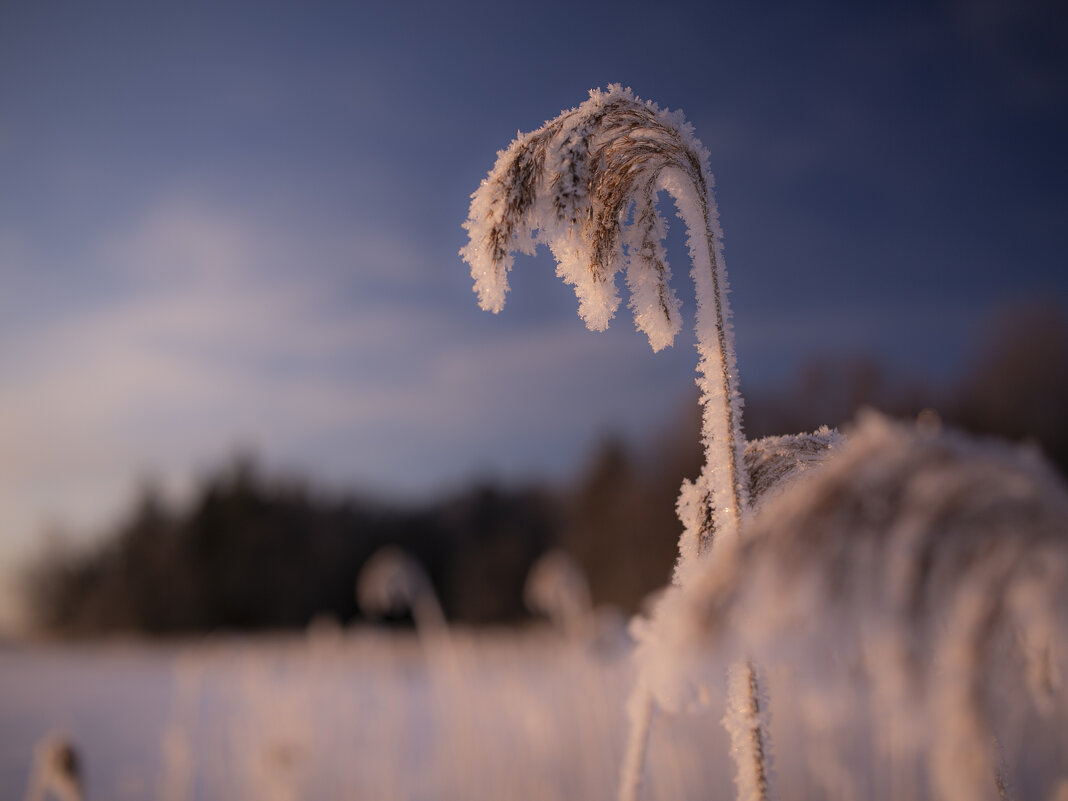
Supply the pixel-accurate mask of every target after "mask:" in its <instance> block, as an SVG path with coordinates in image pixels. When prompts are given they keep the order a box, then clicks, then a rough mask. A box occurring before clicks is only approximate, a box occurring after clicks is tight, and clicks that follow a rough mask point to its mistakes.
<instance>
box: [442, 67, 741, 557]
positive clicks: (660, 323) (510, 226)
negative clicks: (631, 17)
mask: <svg viewBox="0 0 1068 801" xmlns="http://www.w3.org/2000/svg"><path fill="white" fill-rule="evenodd" d="M711 184H712V176H711V173H710V172H709V169H708V153H707V151H706V150H705V149H704V147H703V146H702V145H701V143H700V142H699V141H698V140H697V139H696V137H695V136H694V134H693V129H692V127H691V126H690V125H689V123H687V122H686V121H685V119H684V118H683V116H682V114H681V113H679V112H669V111H665V110H661V109H659V108H658V107H657V106H656V105H655V104H653V103H651V102H642V101H641V100H639V99H638V98H637V97H635V96H634V94H633V93H632V92H631V90H630V89H625V88H623V87H622V86H620V85H619V84H613V85H611V86H609V87H608V90H607V91H603V92H602V91H599V90H593V91H591V92H590V97H589V99H588V100H587V101H586V102H585V103H583V104H582V105H580V106H578V107H577V108H574V109H571V110H570V111H565V112H563V113H562V114H560V115H559V116H558V117H556V118H555V119H553V120H550V121H549V122H546V123H545V124H544V125H543V126H542V127H541V128H539V129H537V130H536V131H533V132H531V133H528V134H520V135H519V136H518V137H517V138H516V139H515V141H513V142H512V144H511V145H509V147H508V148H507V149H505V150H503V151H500V153H498V158H497V163H496V164H495V165H494V167H493V169H492V170H491V171H490V173H489V175H488V176H487V177H486V178H485V179H484V180H483V181H482V183H481V185H480V186H479V188H478V190H477V191H475V193H474V194H473V195H472V196H471V209H470V213H469V215H468V219H467V221H466V222H465V223H464V227H465V228H466V229H467V232H468V235H469V238H470V241H469V243H468V244H467V246H466V247H464V248H463V249H462V250H461V251H460V255H461V256H462V257H463V259H464V261H466V262H467V263H468V264H469V265H470V267H471V274H472V276H473V278H474V280H475V291H476V292H477V293H478V297H479V303H480V305H481V306H482V308H484V309H487V310H490V311H493V312H498V311H500V310H501V308H502V307H503V306H504V300H505V295H506V293H507V291H508V271H509V270H510V269H511V267H512V264H513V254H514V252H515V251H519V252H523V253H528V254H532V253H533V251H534V249H535V247H536V246H537V244H539V243H544V244H546V245H548V246H549V248H550V249H551V250H552V253H553V255H554V257H555V258H556V261H557V275H559V276H560V277H561V278H563V279H564V280H565V281H567V282H568V283H569V284H572V285H573V286H574V287H575V293H576V294H577V295H578V299H579V315H580V316H581V317H582V319H583V320H584V321H585V322H586V324H587V326H589V328H591V329H593V330H598V331H599V330H603V329H605V328H606V327H607V326H608V323H609V321H610V320H611V319H612V317H613V315H614V314H615V312H616V310H617V309H618V307H619V293H618V289H617V287H616V273H618V272H619V271H620V270H624V269H625V272H626V276H627V284H628V287H629V289H630V306H631V309H632V311H633V313H634V319H635V323H636V324H637V327H638V329H639V330H641V331H642V332H644V333H645V334H646V335H647V336H648V337H649V343H650V344H651V345H652V347H653V350H654V351H658V350H660V349H661V348H663V347H666V346H667V345H670V344H671V343H672V342H673V341H674V338H675V335H676V334H677V333H678V331H679V330H680V328H681V325H682V322H681V317H680V314H679V306H680V303H679V299H678V297H677V296H676V294H675V292H674V291H673V290H672V288H671V285H670V283H669V281H670V278H671V272H670V270H669V268H668V262H667V257H666V253H665V251H664V245H663V238H664V235H665V233H666V228H667V224H666V221H665V220H664V218H663V217H662V216H661V214H660V213H659V211H658V210H657V207H656V200H657V195H658V193H659V192H660V191H661V190H665V191H667V192H668V194H670V195H671V197H672V198H673V199H674V201H675V205H676V209H677V211H678V214H679V216H680V217H681V218H682V219H683V222H684V223H685V225H686V230H687V242H688V245H689V251H690V258H691V262H692V264H691V268H692V269H691V272H692V275H693V279H694V283H695V288H696V296H697V312H696V315H695V317H696V330H697V346H698V352H699V354H700V362H699V364H698V373H699V374H700V378H699V380H698V383H699V385H700V386H701V389H702V404H703V405H704V407H705V415H704V429H703V439H704V442H705V445H706V468H705V473H704V474H703V476H702V479H701V480H700V482H699V483H700V485H701V486H700V487H699V489H700V492H701V494H702V497H703V498H704V502H705V506H706V508H707V509H708V510H709V522H708V524H707V525H706V526H705V530H704V531H703V532H702V533H701V534H700V536H699V537H696V536H695V538H694V539H695V540H696V539H700V540H701V541H702V542H705V541H706V540H707V541H710V539H711V535H710V533H709V532H711V531H712V530H715V531H716V532H717V533H732V532H737V529H738V525H739V522H740V516H741V513H742V511H743V510H744V509H745V507H746V504H747V500H746V498H747V490H746V482H745V479H744V474H743V471H741V470H740V469H739V465H740V464H741V454H742V449H743V448H744V438H743V437H742V433H741V401H740V396H739V394H738V389H737V368H736V363H735V356H734V344H733V333H732V330H731V327H730V322H729V318H730V310H729V306H728V304H727V283H726V273H725V270H724V267H723V256H722V249H721V236H720V232H719V225H718V218H717V212H716V208H715V202H714V200H713V198H712V194H711ZM706 535H707V536H706ZM695 547H698V549H701V548H703V546H695Z"/></svg>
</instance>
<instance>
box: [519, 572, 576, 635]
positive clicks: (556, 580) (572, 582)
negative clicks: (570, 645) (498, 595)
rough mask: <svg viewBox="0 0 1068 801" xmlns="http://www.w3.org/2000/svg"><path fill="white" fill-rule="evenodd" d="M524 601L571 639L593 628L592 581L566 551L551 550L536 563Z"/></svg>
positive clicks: (528, 577) (529, 575)
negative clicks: (587, 578)
mask: <svg viewBox="0 0 1068 801" xmlns="http://www.w3.org/2000/svg"><path fill="white" fill-rule="evenodd" d="M523 601H524V603H526V606H527V609H529V610H530V611H532V612H536V613H538V614H543V615H545V616H546V617H548V618H549V620H550V621H552V624H553V625H554V626H555V627H556V628H557V629H558V630H559V631H560V632H561V633H563V634H564V636H565V637H567V638H568V639H571V640H577V639H580V638H581V637H582V636H583V635H585V634H586V633H588V631H589V629H590V626H591V620H592V614H593V604H592V602H591V601H590V586H589V582H587V581H586V574H585V573H584V572H583V570H582V567H581V566H580V565H579V564H578V562H576V561H575V560H574V559H573V558H572V557H571V556H569V555H568V554H566V553H565V552H563V551H549V552H548V553H546V554H544V555H543V556H542V557H541V558H539V559H538V561H537V562H535V563H534V565H533V566H532V567H531V568H530V572H529V573H528V574H527V580H526V584H525V585H524V586H523Z"/></svg>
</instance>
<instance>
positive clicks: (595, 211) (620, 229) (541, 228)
mask: <svg viewBox="0 0 1068 801" xmlns="http://www.w3.org/2000/svg"><path fill="white" fill-rule="evenodd" d="M672 173H674V174H675V176H674V177H675V178H676V180H677V178H678V177H682V178H683V179H684V181H686V182H689V183H691V184H693V186H694V189H695V192H694V194H695V195H696V196H697V202H698V203H699V204H700V203H703V202H707V197H708V181H709V172H708V168H707V152H706V151H705V150H704V148H703V147H702V146H701V144H700V142H698V141H697V140H696V139H695V138H694V136H693V132H692V129H691V127H690V125H689V124H688V123H686V121H685V120H684V119H683V118H682V116H681V114H679V113H677V112H676V113H671V112H667V111H661V110H660V109H658V108H657V106H656V105H655V104H653V103H643V102H641V101H640V100H639V99H637V98H636V97H634V95H633V93H632V92H631V91H630V89H624V88H622V87H620V86H619V85H618V84H614V85H612V86H610V87H609V88H608V91H606V92H601V91H598V90H593V91H591V92H590V98H589V100H587V101H586V102H585V103H583V104H582V105H581V106H579V107H578V108H576V109H572V110H570V111H565V112H564V113H562V114H561V115H560V116H558V117H557V118H556V119H554V120H551V121H549V122H547V123H545V125H543V126H542V127H541V128H539V129H538V130H536V131H533V132H531V133H528V134H521V135H519V136H518V137H517V138H516V139H515V141H513V142H512V144H511V145H510V146H509V147H508V148H507V149H506V150H503V151H501V152H500V153H499V154H498V159H497V163H496V165H495V166H494V168H493V170H492V171H491V172H490V174H489V176H488V177H487V178H486V179H485V180H484V181H483V182H482V184H481V186H479V188H478V191H476V192H475V193H474V194H473V195H472V202H471V212H470V215H469V217H468V220H467V222H466V223H464V227H465V228H466V229H467V231H468V233H469V235H470V240H471V241H470V243H469V244H468V245H467V247H465V248H464V249H463V250H462V251H461V255H462V256H463V258H464V260H465V261H466V262H467V263H468V264H469V265H470V266H471V273H472V276H473V277H474V279H475V290H476V292H477V293H478V296H479V303H480V305H481V306H482V307H483V308H484V309H487V310H490V311H494V312H497V311H500V309H501V308H502V307H503V306H504V299H505V294H506V292H507V291H508V278H507V275H508V271H509V269H511V267H512V263H513V252H514V251H520V252H523V253H532V252H533V249H534V246H535V245H536V244H537V243H539V242H541V243H545V244H547V245H548V246H549V247H550V248H551V249H552V251H553V254H554V255H555V257H556V259H557V262H558V263H559V268H558V274H559V275H560V277H562V278H564V280H566V281H567V282H568V283H570V284H573V285H574V287H575V292H576V294H577V295H578V298H579V314H580V315H581V317H582V318H583V320H585V321H586V323H587V324H588V325H589V327H590V328H591V329H593V330H598V331H599V330H603V329H604V328H606V327H607V325H608V322H609V320H610V319H611V318H612V316H613V315H614V314H615V311H616V309H617V308H618V306H619V295H618V292H617V289H616V285H615V276H616V273H617V272H619V271H620V270H621V269H623V268H624V267H625V268H626V272H627V282H628V285H629V288H630V291H631V307H632V310H633V312H634V318H635V322H636V323H637V326H638V328H639V329H640V330H641V331H643V332H644V333H645V334H647V335H648V337H649V341H650V344H651V345H652V346H653V349H654V350H660V349H661V348H663V347H665V346H666V345H670V344H671V342H672V341H673V339H674V336H675V334H676V333H677V332H678V331H679V329H680V327H681V319H680V316H679V300H678V298H677V297H676V295H675V293H674V291H673V290H672V289H671V287H670V285H669V283H668V280H669V278H670V276H671V274H670V270H669V269H668V264H667V259H666V257H665V253H664V249H663V242H662V240H663V237H664V234H665V233H666V223H665V221H664V219H663V217H661V215H660V214H659V212H658V211H657V209H656V195H657V192H658V191H659V190H661V189H664V188H667V185H666V184H665V183H664V181H665V180H667V179H668V178H669V176H671V175H672ZM702 216H703V215H702ZM701 227H702V228H703V226H701ZM698 233H700V234H702V235H703V234H704V231H703V230H701V231H699V232H698Z"/></svg>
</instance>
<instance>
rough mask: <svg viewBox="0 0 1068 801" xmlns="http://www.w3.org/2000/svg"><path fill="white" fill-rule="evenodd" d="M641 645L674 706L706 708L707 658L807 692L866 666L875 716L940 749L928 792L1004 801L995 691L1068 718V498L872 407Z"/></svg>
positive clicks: (1006, 456) (1049, 479)
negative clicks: (833, 672) (778, 667)
mask: <svg viewBox="0 0 1068 801" xmlns="http://www.w3.org/2000/svg"><path fill="white" fill-rule="evenodd" d="M638 635H639V650H640V651H642V652H644V653H645V655H646V656H647V662H648V664H650V665H653V666H654V669H652V670H651V671H650V672H649V674H648V680H649V682H650V686H651V688H652V690H653V691H654V692H655V693H656V695H657V698H658V700H659V701H660V703H662V704H664V705H666V706H668V707H669V708H671V707H678V706H684V705H686V704H688V703H690V702H691V701H693V700H694V699H695V698H696V697H697V693H698V692H699V690H698V688H699V687H700V686H701V684H702V683H703V682H705V681H707V680H708V678H709V677H708V676H706V675H703V674H704V673H707V670H708V667H709V665H710V664H711V663H712V660H710V659H709V650H708V649H709V648H711V647H714V648H715V649H716V652H717V654H718V655H720V656H721V657H722V656H723V655H725V654H726V655H730V654H737V655H741V656H746V657H748V656H756V657H757V658H759V659H760V660H761V662H762V663H764V664H768V665H772V664H774V663H783V662H786V663H788V664H790V665H791V666H792V667H793V670H794V675H795V676H796V679H797V680H799V681H803V682H805V681H807V682H809V683H818V682H821V681H824V680H825V677H824V676H823V675H822V673H823V671H824V670H825V669H826V668H827V666H828V661H827V658H826V655H827V654H831V653H833V654H835V660H836V661H837V662H838V663H839V664H842V663H845V664H852V665H858V666H861V667H862V668H863V669H864V670H865V672H866V674H867V675H868V678H869V680H870V682H871V684H872V687H873V691H874V693H875V696H876V700H877V707H876V709H877V712H876V714H877V716H878V718H882V719H886V718H888V717H890V716H891V714H893V715H897V716H902V715H903V716H904V718H905V720H906V722H911V726H910V727H909V732H908V737H907V738H906V739H907V741H908V742H910V743H913V744H921V743H923V744H925V745H926V746H927V748H928V751H929V754H930V761H931V770H930V781H931V791H932V794H933V795H934V796H935V797H938V798H943V799H946V801H985V800H989V801H993V799H995V798H998V797H999V796H1002V797H1004V796H1003V788H1004V784H1005V783H1004V781H1003V779H1004V777H1003V776H1002V775H1001V771H999V770H998V767H997V757H996V754H995V752H994V749H993V748H992V746H991V742H992V738H993V735H994V734H995V733H996V732H994V730H993V729H994V721H993V719H994V714H993V712H994V702H995V701H998V700H1003V697H1004V695H1005V694H1006V691H1007V690H1008V689H1009V688H1011V686H1012V685H1011V684H1010V685H1005V684H1004V683H1001V684H997V683H996V682H995V679H997V678H999V677H1000V678H1004V676H1005V675H1008V676H1010V677H1012V679H1013V681H1014V682H1015V684H1016V686H1019V687H1021V688H1022V687H1026V688H1027V690H1029V693H1028V694H1029V696H1030V698H1031V699H1032V702H1033V705H1034V707H1035V709H1036V710H1037V711H1038V712H1039V713H1044V714H1047V715H1049V714H1053V713H1057V714H1059V716H1066V715H1068V698H1066V697H1065V694H1064V677H1065V671H1066V670H1068V650H1066V643H1068V492H1066V490H1065V488H1064V486H1063V484H1062V483H1061V482H1060V481H1059V480H1058V479H1057V478H1056V477H1055V475H1054V474H1053V472H1052V470H1051V469H1050V468H1049V467H1048V466H1047V465H1046V464H1045V463H1044V462H1043V461H1042V459H1041V458H1040V457H1039V456H1038V455H1037V454H1036V453H1034V452H1030V451H1026V450H1022V449H1018V448H1015V447H1011V446H1009V445H1007V444H1002V443H996V442H987V441H976V440H973V439H968V438H966V437H965V436H963V435H960V434H955V433H952V432H948V433H947V432H941V431H938V430H934V429H931V428H923V427H919V428H917V427H912V426H906V425H903V424H895V423H892V422H890V421H888V420H886V419H885V418H883V417H881V416H879V415H876V414H875V413H868V414H867V415H864V416H862V417H861V418H860V419H859V421H858V424H857V425H856V427H855V429H854V430H853V431H852V432H851V435H850V438H849V440H848V441H847V442H846V443H844V444H843V445H842V446H841V447H840V448H839V449H838V452H837V453H836V455H835V458H834V459H832V460H830V461H828V462H827V464H826V465H825V466H824V467H822V468H821V470H819V471H816V472H813V473H811V474H810V475H809V476H808V477H807V478H803V479H801V480H799V481H798V482H797V483H796V484H795V485H794V486H793V487H792V488H790V489H788V490H787V491H785V492H783V493H782V494H781V495H779V496H778V497H776V498H774V499H772V500H770V501H769V502H768V503H767V505H766V506H764V508H762V509H761V510H760V511H759V512H757V513H756V514H755V515H754V517H753V518H752V520H751V521H750V523H749V524H748V525H747V536H746V537H744V538H743V539H741V540H739V541H738V543H736V544H734V545H732V546H730V547H728V548H725V549H724V550H723V551H722V552H721V558H718V559H716V560H711V561H709V562H706V563H705V564H703V565H702V566H701V567H700V569H699V570H698V571H697V572H696V573H695V574H694V576H693V580H692V581H690V582H688V584H687V586H686V587H684V588H682V589H681V591H679V592H677V593H675V594H673V595H671V596H670V597H667V598H665V600H664V601H663V602H662V604H661V606H660V607H658V608H657V609H656V610H655V612H654V620H653V622H652V623H651V624H650V625H648V626H645V627H643V628H642V629H641V630H640V631H639V632H638ZM803 666H816V667H809V668H808V673H807V674H806V673H805V670H804V669H803ZM1017 666H1022V668H1023V672H1022V675H1021V673H1020V672H1019V671H1018V670H1017V669H1016V668H1017ZM999 671H1000V672H999ZM1005 671H1008V673H1007V674H1006V673H1005ZM998 695H1001V696H1002V699H999V698H997V697H996V696H998ZM1014 700H1015V699H1014ZM1062 719H1063V718H1062Z"/></svg>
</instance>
